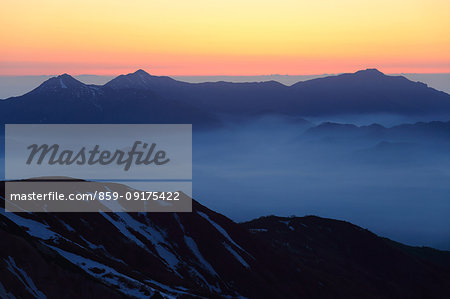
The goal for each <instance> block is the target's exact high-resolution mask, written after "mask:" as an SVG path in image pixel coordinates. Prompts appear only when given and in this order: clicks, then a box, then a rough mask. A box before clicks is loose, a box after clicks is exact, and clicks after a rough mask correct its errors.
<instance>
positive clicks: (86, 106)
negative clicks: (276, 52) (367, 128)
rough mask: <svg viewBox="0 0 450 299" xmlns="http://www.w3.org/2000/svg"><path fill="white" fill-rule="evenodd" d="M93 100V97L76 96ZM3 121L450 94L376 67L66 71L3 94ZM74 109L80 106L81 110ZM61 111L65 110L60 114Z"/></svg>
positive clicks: (291, 109) (398, 100)
mask: <svg viewBox="0 0 450 299" xmlns="http://www.w3.org/2000/svg"><path fill="white" fill-rule="evenodd" d="M79 100H88V101H79ZM0 111H1V112H0V117H1V118H2V119H3V120H4V122H10V123H14V122H23V121H24V120H28V121H27V122H38V123H39V122H60V121H61V120H66V122H67V121H69V120H70V121H71V122H94V123H99V122H114V120H117V121H118V122H126V123H128V122H129V123H138V122H145V123H161V122H162V123H168V122H171V123H194V124H202V125H208V124H209V125H211V124H213V123H217V116H218V115H227V114H228V115H233V116H242V117H251V116H258V115H267V114H279V115H290V116H299V117H308V116H324V117H326V116H332V115H347V114H357V115H364V114H377V113H378V114H382V113H387V114H396V115H402V116H411V115H430V116H434V115H436V116H443V117H444V118H446V117H448V118H450V95H448V94H446V93H444V92H441V91H437V90H435V89H432V88H429V87H427V86H426V85H425V84H423V83H419V82H412V81H409V80H408V79H406V78H404V77H401V76H386V75H384V74H383V73H381V72H379V71H378V70H375V69H368V70H363V71H358V72H356V73H353V74H342V75H337V76H330V77H325V78H319V79H313V80H308V81H304V82H299V83H297V84H294V85H292V86H285V85H283V84H281V83H278V82H275V81H267V82H252V83H229V82H210V83H186V82H181V81H177V80H174V79H172V78H170V77H164V76H163V77H160V76H152V75H150V74H148V73H147V72H145V71H143V70H138V71H136V72H134V73H132V74H128V75H120V76H118V77H117V78H114V79H113V80H111V81H109V82H108V83H106V84H105V85H102V86H100V85H86V84H83V83H82V82H80V81H78V80H76V79H74V78H72V77H71V76H69V75H67V74H64V75H61V76H58V77H54V78H51V79H49V80H47V81H46V82H44V83H43V84H41V85H40V86H39V87H37V88H36V89H34V90H32V91H30V92H29V93H27V94H25V95H23V96H19V97H13V98H9V99H6V100H3V101H0ZM82 111H84V113H83V114H79V115H78V118H77V117H72V114H73V113H75V112H77V113H78V112H80V113H81V112H82ZM58 115H61V116H58Z"/></svg>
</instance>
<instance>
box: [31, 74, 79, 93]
mask: <svg viewBox="0 0 450 299" xmlns="http://www.w3.org/2000/svg"><path fill="white" fill-rule="evenodd" d="M79 88H87V85H86V84H84V83H82V82H80V81H78V80H77V79H75V78H74V77H72V76H70V75H69V74H66V73H64V74H62V75H59V76H56V77H52V78H50V79H48V80H47V81H45V82H44V83H42V84H41V85H40V86H39V87H38V88H36V89H35V90H37V91H45V90H60V89H79Z"/></svg>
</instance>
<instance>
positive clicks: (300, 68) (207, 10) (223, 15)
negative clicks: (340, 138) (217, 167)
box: [0, 0, 450, 75]
mask: <svg viewBox="0 0 450 299" xmlns="http://www.w3.org/2000/svg"><path fill="white" fill-rule="evenodd" d="M0 1H1V9H0V28H1V29H0V40H1V45H2V46H1V48H0V75H44V74H47V75H48V74H59V73H70V74H74V75H77V74H99V75H116V74H120V73H127V72H130V71H134V70H136V69H138V68H144V69H146V70H148V71H149V72H150V73H152V74H155V75H262V74H291V75H296V74H298V75H300V74H322V73H341V72H349V71H355V70H358V69H365V68H369V67H376V68H379V69H380V70H381V71H383V72H386V73H400V72H408V73H414V72H416V73H444V72H450V1H449V0H409V1H406V0H395V1H393V0H389V1H388V0H378V1H361V0H339V1H336V0H320V1H312V0H308V1H304V0H278V1H275V0H272V1H266V0H257V1H256V0H227V1H215V0H190V1H167V0H165V1H164V0H158V1H140V0H129V1H122V0H121V1H118V0H108V1H93V0H91V1H84V0H83V1H61V0H60V1H49V0H45V1H21V0H0Z"/></svg>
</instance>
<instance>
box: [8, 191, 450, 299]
mask: <svg viewBox="0 0 450 299" xmlns="http://www.w3.org/2000/svg"><path fill="white" fill-rule="evenodd" d="M1 194H2V195H3V194H4V189H3V184H2V190H1ZM2 198H3V197H2ZM3 204H4V202H3V199H2V205H3ZM0 238H1V240H2V242H1V243H0V244H1V245H0V249H1V250H2V258H1V259H0V273H1V276H0V277H1V279H0V297H1V298H13V297H12V296H15V297H16V298H33V297H34V298H61V297H64V298H95V297H96V298H124V297H126V298H149V297H154V298H161V296H162V297H167V298H225V297H226V298H230V297H248V298H448V297H449V296H450V284H449V282H450V252H444V251H438V250H434V249H431V248H419V247H410V246H406V245H402V244H399V243H396V242H393V241H391V240H388V239H384V238H381V237H378V236H376V235H375V234H373V233H371V232H369V231H367V230H364V229H362V228H360V227H358V226H355V225H353V224H350V223H347V222H343V221H337V220H331V219H324V218H319V217H314V216H308V217H292V218H282V217H275V216H269V217H262V218H259V219H255V220H252V221H250V222H247V223H241V224H238V223H235V222H233V221H231V220H230V219H228V218H227V217H225V216H223V215H221V214H218V213H215V212H214V211H211V210H209V209H208V208H206V207H204V206H202V205H201V204H199V203H197V202H195V201H194V204H193V212H192V213H17V214H13V213H6V212H5V211H4V209H3V208H1V210H0Z"/></svg>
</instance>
